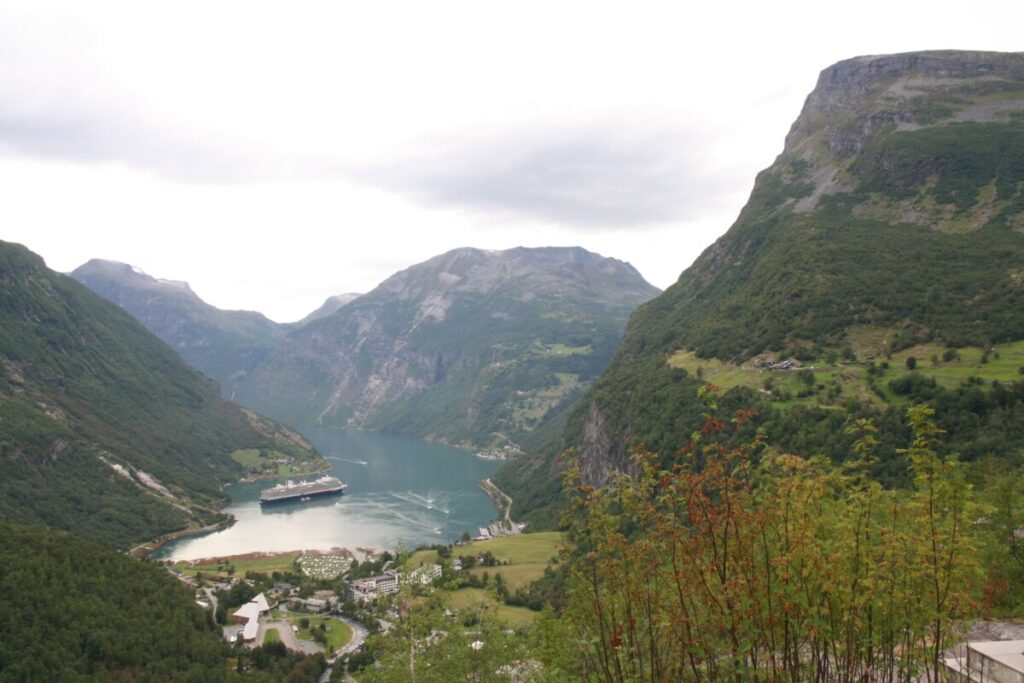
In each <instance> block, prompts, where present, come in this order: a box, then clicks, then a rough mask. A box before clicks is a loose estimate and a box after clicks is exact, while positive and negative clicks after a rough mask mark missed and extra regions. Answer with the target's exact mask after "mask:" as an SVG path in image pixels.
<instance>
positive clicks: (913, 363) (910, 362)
mask: <svg viewBox="0 0 1024 683" xmlns="http://www.w3.org/2000/svg"><path fill="white" fill-rule="evenodd" d="M916 367H917V359H916V358H914V357H913V356H907V370H913V369H914V368H916Z"/></svg>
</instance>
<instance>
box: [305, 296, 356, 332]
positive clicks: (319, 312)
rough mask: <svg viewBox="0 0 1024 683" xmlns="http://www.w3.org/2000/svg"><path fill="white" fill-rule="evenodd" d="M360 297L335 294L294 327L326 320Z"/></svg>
mask: <svg viewBox="0 0 1024 683" xmlns="http://www.w3.org/2000/svg"><path fill="white" fill-rule="evenodd" d="M361 296H362V294H356V293H355V292H347V293H345V294H335V295H334V296H329V297H327V299H326V300H325V301H324V302H323V304H321V305H320V308H318V309H316V310H315V311H313V312H312V313H310V314H309V315H307V316H306V317H305V318H303V319H302V320H300V321H299V322H297V323H295V326H296V327H303V326H305V325H307V324H309V323H311V322H313V321H314V320H319V319H320V318H326V317H327V316H329V315H331V314H332V313H337V312H338V311H339V310H341V308H342V307H343V306H346V305H348V304H350V303H352V302H353V301H355V300H356V299H358V298H359V297H361Z"/></svg>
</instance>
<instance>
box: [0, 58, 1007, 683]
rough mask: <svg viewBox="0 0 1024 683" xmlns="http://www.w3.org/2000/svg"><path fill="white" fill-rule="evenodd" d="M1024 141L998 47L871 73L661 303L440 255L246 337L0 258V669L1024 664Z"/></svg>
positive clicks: (152, 294)
mask: <svg viewBox="0 0 1024 683" xmlns="http://www.w3.org/2000/svg"><path fill="white" fill-rule="evenodd" d="M794 113H795V112H794ZM780 137H781V136H780ZM623 139H630V138H629V136H624V138H623ZM635 142H636V141H634V143H635ZM562 153H565V154H568V152H564V151H563V152H562ZM638 158H640V159H641V161H643V159H644V157H642V156H641V157H638ZM615 159H616V160H617V163H623V164H627V165H628V164H632V163H640V162H636V161H634V160H633V157H632V156H630V155H616V156H615ZM1022 159H1024V53H1007V52H972V51H947V50H938V51H926V52H911V53H898V54H882V55H869V56H862V57H853V58H850V59H846V60H843V61H841V62H838V63H836V64H833V65H831V66H828V67H826V68H825V69H824V70H823V71H822V72H821V73H820V74H819V76H818V79H817V83H816V85H815V86H814V88H813V90H811V91H810V93H809V94H808V95H807V98H806V100H805V101H804V104H803V107H802V109H801V110H800V111H799V113H798V115H797V117H796V119H795V120H794V122H793V124H792V126H791V128H790V129H789V132H788V134H787V135H786V136H785V144H784V146H783V148H782V151H781V153H779V154H778V156H777V157H776V158H775V160H774V161H773V162H772V163H771V164H770V165H768V166H767V167H766V168H765V169H764V170H762V171H761V172H760V173H759V174H757V177H756V179H755V181H754V183H753V189H752V191H751V192H750V195H749V199H748V201H747V203H746V204H745V205H744V207H743V208H742V210H740V211H739V214H738V216H737V217H736V220H735V222H734V223H733V224H732V225H731V227H729V228H728V230H726V231H725V232H724V233H722V234H721V235H720V236H719V237H718V238H717V239H715V240H714V242H713V243H711V244H710V245H709V246H707V247H706V248H705V249H704V251H703V252H702V253H701V254H700V255H699V256H698V257H697V258H696V260H695V261H694V262H693V263H692V265H689V266H688V267H686V268H685V269H683V270H682V272H681V274H680V275H679V277H678V279H677V280H676V281H675V282H674V283H673V284H671V286H669V287H668V288H667V289H665V290H664V291H661V290H659V289H658V288H657V287H655V286H654V285H652V284H650V283H649V282H648V281H647V280H646V279H645V278H644V277H643V276H642V275H641V274H640V272H639V271H638V270H637V269H636V268H635V267H633V265H631V264H630V263H627V262H625V261H622V260H619V259H617V258H613V257H609V256H604V255H601V254H598V253H595V252H593V251H590V250H588V249H585V248H583V247H578V246H557V247H556V246H537V247H511V248H505V249H484V248H476V247H469V246H462V247H456V248H448V247H445V248H444V249H447V250H444V251H443V253H437V254H436V255H433V256H430V257H428V258H425V259H423V260H420V261H418V262H411V260H410V262H411V265H410V264H409V263H402V264H401V265H399V266H394V254H389V258H388V259H383V258H379V257H378V256H377V255H374V254H367V255H366V256H365V258H366V260H367V261H368V262H369V261H372V260H374V259H375V258H377V259H378V260H380V263H386V264H388V267H393V268H394V270H393V271H392V272H390V273H389V274H388V275H387V276H385V277H384V278H383V280H381V281H380V282H379V284H377V285H376V286H373V287H366V288H365V289H361V288H360V289H359V291H360V292H363V293H360V294H355V293H349V294H337V295H331V296H328V297H327V299H326V300H325V301H324V303H323V304H322V305H321V306H319V307H318V308H316V309H315V310H313V311H312V312H310V313H308V314H307V315H305V316H303V317H302V318H299V316H298V315H296V316H294V317H292V318H290V319H291V320H296V319H297V322H290V323H279V322H275V321H274V320H271V319H270V318H268V317H267V316H265V315H263V314H261V313H258V312H255V311H243V310H227V309H220V308H217V307H216V306H213V305H211V304H210V303H208V302H207V301H205V300H204V299H202V298H200V297H199V296H198V295H197V294H196V293H195V292H194V291H193V289H192V286H191V285H189V284H188V283H187V282H184V281H180V280H169V279H162V278H158V277H154V276H151V275H148V274H146V273H145V272H143V271H142V270H141V269H140V268H138V267H136V266H133V265H129V264H128V263H122V262H119V261H110V260H102V259H98V258H90V259H89V260H87V261H85V262H84V263H82V262H81V261H79V263H82V265H80V266H79V267H77V268H76V269H75V270H74V271H73V272H72V273H71V274H70V275H63V274H61V273H58V272H56V271H55V270H53V269H51V268H50V267H48V266H47V264H46V262H45V261H44V260H43V258H42V257H41V256H39V255H37V254H35V253H33V252H32V251H30V250H29V249H28V248H27V247H24V246H21V245H19V244H15V243H13V242H0V589H3V590H2V593H3V595H4V596H5V599H8V602H9V606H10V607H11V609H9V610H7V611H6V612H4V613H3V615H2V616H0V683H6V681H8V680H10V681H18V682H20V681H35V680H68V681H76V682H77V681H83V682H85V681H90V682H91V681H107V680H111V681H122V682H125V683H127V682H134V681H140V682H141V681H152V682H156V681H179V680H180V681H186V680H187V681H207V680H209V681H217V682H219V681H231V682H233V681H256V682H257V683H262V682H263V681H267V682H269V681H291V682H293V683H306V682H307V681H308V682H309V683H312V681H314V680H316V681H319V682H321V683H325V682H327V681H340V680H344V681H346V683H351V681H353V680H354V681H358V683H378V682H383V683H393V682H394V681H413V682H416V683H432V682H434V681H437V682H438V683H441V682H447V681H453V680H460V681H461V680H472V681H481V682H483V681H494V682H495V683H499V682H500V683H570V682H574V681H584V682H587V683H592V682H593V683H597V682H600V683H627V682H628V683H636V682H640V681H643V682H647V681H650V682H651V683H655V682H658V683H660V682H662V681H681V682H692V683H697V682H703V681H747V680H759V681H781V680H787V681H815V682H821V681H844V682H848V683H852V682H854V681H867V680H884V681H901V682H906V683H910V682H911V681H913V682H914V683H917V682H918V681H928V683H940V682H944V683H953V682H954V681H955V682H957V683H960V682H961V681H964V682H967V681H975V680H980V679H982V678H985V676H987V674H985V676H983V672H982V670H981V667H982V665H980V664H978V663H977V658H979V657H982V656H987V655H985V653H991V652H996V651H997V650H998V651H999V652H1000V653H1003V654H1005V653H1012V652H1019V649H1020V648H1024V641H1020V642H1019V643H1018V644H1015V645H1010V644H1007V643H1006V642H1004V641H1007V639H1008V638H1009V637H1010V635H1012V634H1013V633H1017V632H1018V631H1019V629H1018V630H1015V629H1014V628H1012V627H1007V628H1006V629H1005V633H1006V634H1010V635H1006V637H1004V635H1005V634H1003V630H1004V629H1002V627H1001V626H1000V627H999V628H995V627H990V626H987V625H986V622H985V621H984V620H1000V621H999V623H1000V624H1001V623H1003V621H1006V622H1013V621H1017V620H1020V619H1024V535H1022V530H1024V161H1022ZM535 163H540V162H535ZM644 163H646V162H644ZM551 164H552V168H555V169H561V170H562V171H564V170H565V169H564V168H563V167H562V166H560V165H559V164H557V163H554V162H551ZM268 165H270V164H268ZM641 165H643V164H641ZM412 166H415V164H412ZM577 166H579V165H573V164H568V165H567V167H566V168H575V169H576V170H577V171H579V168H578V167H577ZM654 166H656V164H654ZM582 167H586V168H587V169H589V170H588V172H593V168H592V166H591V165H590V164H587V163H584V164H582ZM364 170H365V169H364ZM656 171H657V169H656V168H651V169H648V172H649V175H645V176H644V177H645V179H646V180H645V182H651V183H655V182H656V178H657V177H658V175H657V173H656ZM366 172H367V173H369V171H366ZM411 172H412V171H410V173H411ZM296 173H297V177H298V176H301V173H298V172H296ZM371 175H372V174H371ZM555 175H558V174H557V173H554V172H552V173H550V174H540V176H539V179H538V178H534V177H533V176H531V187H534V188H535V185H536V184H537V183H539V184H544V183H545V182H553V178H554V176H555ZM442 180H443V179H442ZM542 181H543V182H542ZM232 182H242V181H241V180H239V179H235V180H233V181H232ZM396 182H397V181H396ZM460 183H461V184H466V181H465V180H463V181H460ZM229 184H230V183H229ZM599 184H600V186H601V188H602V192H601V194H602V195H604V196H605V197H606V198H608V199H609V201H610V200H611V199H614V197H615V196H617V194H616V192H615V191H613V190H612V189H611V188H612V186H613V185H614V183H610V184H607V185H606V184H605V183H604V182H602V183H599ZM473 188H475V190H474V191H477V192H479V193H480V194H481V196H490V194H489V192H487V191H484V189H482V188H481V187H477V186H476V185H473ZM264 189H266V188H264ZM535 189H536V188H535ZM515 190H516V188H514V187H506V185H505V184H504V183H502V191H501V192H500V193H499V194H500V195H501V197H502V202H504V201H505V193H506V191H507V192H508V193H511V194H509V196H516V195H515ZM268 191H269V190H268ZM570 194H572V193H570ZM573 196H575V195H573ZM346 198H347V196H346ZM520 198H521V197H520ZM690 200H691V201H692V200H693V198H692V197H691V198H690ZM435 201H436V200H435ZM540 203H543V202H539V201H538V204H540ZM289 207H291V204H289ZM406 208H408V207H406ZM499 213H500V212H499ZM288 215H289V217H290V216H291V215H292V213H290V212H289V214H288ZM295 215H296V216H301V217H305V218H306V219H309V218H310V217H311V216H312V213H303V210H299V209H298V208H295ZM467 215H470V214H467ZM471 215H476V214H471ZM493 215H498V214H497V213H496V214H493ZM601 215H602V216H604V212H602V213H601ZM605 217H606V218H607V216H605ZM462 218H465V216H463V217H462ZM545 220H547V219H545ZM540 225H542V227H543V226H547V223H540ZM723 227H724V226H723ZM662 229H664V226H661V227H658V228H657V229H654V228H650V230H649V231H646V232H645V229H644V228H643V227H642V226H640V227H638V226H632V225H630V226H623V225H618V224H614V225H612V224H609V225H606V226H603V227H602V228H600V230H598V229H597V228H594V234H598V233H600V234H605V233H608V234H610V233H627V232H629V231H630V230H635V231H636V232H635V233H630V235H632V236H633V239H636V240H642V239H645V236H650V235H652V234H655V233H656V232H658V231H660V230H662ZM360 230H365V229H363V228H360ZM366 232H369V230H366ZM680 234H681V233H680ZM579 235H580V238H581V241H582V240H584V238H585V237H586V236H587V235H588V233H587V231H585V230H581V231H580V232H579ZM636 235H639V237H637V236H636ZM265 238H266V236H265V235H255V236H253V237H252V239H251V240H249V241H247V243H246V244H245V245H236V246H237V247H238V249H239V250H240V251H239V253H242V251H241V250H243V247H244V249H249V248H251V247H253V246H254V245H256V244H257V243H259V242H260V240H261V239H265ZM274 243H275V242H274V241H273V240H266V244H262V245H261V248H262V249H268V250H269V249H272V248H273V247H272V246H268V245H272V244H274ZM325 243H326V238H325ZM438 243H441V241H438ZM357 244H359V242H358V241H356V240H351V242H346V246H351V247H352V249H355V245H357ZM430 244H434V242H433V241H431V242H430ZM325 248H326V247H323V246H322V245H320V244H316V245H312V246H311V247H310V249H317V250H319V249H325ZM437 251H438V252H442V249H440V248H439V249H438V250H437ZM122 253H127V250H126V251H125V252H122ZM233 253H234V252H233ZM396 253H398V252H397V250H396ZM403 253H404V252H403ZM313 256H315V255H313V254H310V255H309V262H310V263H314V262H318V263H322V261H317V260H316V259H314V258H313ZM345 256H347V254H346V255H345ZM197 258H198V256H197ZM420 258H422V254H421V255H420ZM281 265H282V267H284V264H283V263H282V264H281ZM302 265H305V263H303V264H302ZM372 265H373V268H379V267H380V264H379V263H374V264H372ZM680 265H683V264H680ZM276 266H277V264H275V266H274V267H276ZM367 272H376V271H374V270H372V268H371V267H370V266H369V265H368V266H367ZM161 275H171V276H173V275H175V274H174V273H161ZM337 275H338V286H337V289H336V290H334V291H345V290H347V289H350V287H348V286H342V283H350V282H353V281H354V280H353V279H343V277H342V276H347V275H348V273H342V272H338V273H337ZM304 286H305V285H304V283H302V282H297V283H294V287H295V291H292V292H289V293H287V294H288V295H289V296H295V297H298V296H300V295H301V296H303V297H305V296H306V295H307V294H308V292H304V291H300V290H302V289H303V288H304ZM356 288H357V287H355V286H353V287H351V289H356ZM309 291H313V290H312V289H310V290H309ZM323 296H324V292H323V291H321V290H320V289H317V290H316V299H311V300H312V301H321V300H323ZM211 300H212V299H211ZM311 307H312V306H310V308H311ZM307 310H308V309H307ZM321 475H329V476H330V477H333V478H336V479H337V480H339V481H338V482H335V481H331V480H325V482H319V483H317V486H319V487H320V488H314V486H312V485H311V486H293V485H292V483H289V484H288V485H287V486H285V487H281V488H279V489H277V490H276V491H274V492H273V493H272V494H267V495H264V493H265V491H264V490H265V489H268V488H270V487H273V486H275V485H276V484H280V483H284V482H297V481H304V480H309V479H313V478H316V477H320V476H321ZM339 482H340V483H339ZM343 489H344V491H343ZM328 494H329V495H328ZM978 634H983V635H984V634H989V635H984V637H985V638H986V639H988V638H989V637H990V636H991V640H992V641H993V642H995V643H997V645H993V643H992V642H970V640H969V639H972V638H975V639H977V638H981V637H982V636H981V635H978ZM992 634H995V635H992ZM1014 648H1018V649H1017V650H1014ZM993 661H994V660H993ZM1001 665H1005V668H1006V670H1007V671H1009V670H1011V669H1012V668H1013V667H1014V666H1016V664H1014V663H1013V662H1008V663H1007V662H1002V664H1001ZM985 666H989V664H985ZM993 666H994V665H993ZM1020 668H1021V671H1020V672H1019V673H1020V674H1021V675H1022V676H1024V667H1020ZM985 680H987V678H985Z"/></svg>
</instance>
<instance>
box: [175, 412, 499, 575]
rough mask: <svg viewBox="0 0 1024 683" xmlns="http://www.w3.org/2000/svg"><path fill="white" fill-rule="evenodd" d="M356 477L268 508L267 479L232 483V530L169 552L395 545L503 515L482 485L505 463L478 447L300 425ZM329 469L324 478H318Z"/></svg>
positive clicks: (342, 471) (472, 527)
mask: <svg viewBox="0 0 1024 683" xmlns="http://www.w3.org/2000/svg"><path fill="white" fill-rule="evenodd" d="M300 431H302V433H303V434H304V435H305V436H306V438H308V439H309V440H310V441H312V442H313V444H314V445H315V446H316V447H317V448H318V449H319V450H320V452H321V453H322V454H323V455H324V457H325V458H327V461H328V462H329V463H330V465H331V472H330V474H332V475H334V476H336V477H338V478H339V479H341V480H342V481H343V482H344V483H346V484H348V489H347V490H346V492H345V495H343V496H329V497H325V498H319V499H316V498H314V499H313V500H310V501H307V502H304V503H300V502H296V503H282V504H279V505H275V506H268V507H266V508H261V507H260V504H259V497H260V491H261V490H262V489H264V488H267V487H269V486H272V485H273V484H274V483H276V482H275V481H273V480H270V481H258V482H252V483H246V484H235V485H232V486H229V487H228V489H227V493H228V495H230V496H231V504H230V505H229V506H228V507H227V508H226V509H225V511H226V512H230V513H231V514H233V515H234V516H235V518H236V519H237V522H236V523H235V525H234V526H232V527H231V528H230V529H225V530H224V531H218V532H215V533H211V534H207V535H205V536H199V537H194V538H185V539H181V540H179V541H176V542H174V543H171V544H168V545H167V546H165V547H164V548H161V550H160V551H159V552H158V553H157V557H160V558H164V559H197V558H202V557H217V556H224V555H236V554H242V553H248V552H256V551H281V550H303V549H305V550H312V549H321V550H326V549H328V548H332V547H345V548H352V549H354V548H366V547H374V548H393V547H394V546H395V544H396V542H398V541H399V540H401V541H402V542H403V543H405V545H406V546H407V547H415V546H418V545H420V544H430V543H438V542H441V541H450V540H452V539H455V538H457V537H458V536H459V535H461V534H462V532H463V531H469V532H470V533H472V534H473V535H476V529H477V527H479V526H483V525H486V524H487V523H488V522H490V521H492V520H493V519H494V518H495V517H496V516H497V512H496V510H495V507H494V504H493V503H492V502H491V500H490V498H488V497H487V495H486V494H485V493H484V492H483V491H481V490H480V488H479V486H478V484H479V482H480V480H482V479H485V478H487V477H489V476H491V474H492V473H493V472H494V471H495V470H496V469H497V468H498V467H499V466H500V463H497V462H493V461H488V460H482V459H480V458H477V457H476V456H474V455H473V454H472V453H470V452H468V451H464V450H460V449H456V448H450V447H447V446H442V445H439V444H435V443H430V442H428V441H421V440H419V439H411V438H407V437H403V436H396V435H393V434H380V433H376V432H361V431H349V430H345V429H334V428H326V427H310V428H306V429H302V430H300ZM316 476H322V475H316Z"/></svg>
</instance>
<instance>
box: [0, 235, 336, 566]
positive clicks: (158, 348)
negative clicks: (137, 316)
mask: <svg viewBox="0 0 1024 683" xmlns="http://www.w3.org/2000/svg"><path fill="white" fill-rule="evenodd" d="M0 413H2V415H3V418H4V419H3V420H2V422H0V474H2V476H0V514H2V515H3V516H4V517H7V518H9V519H14V520H20V521H24V522H33V523H40V524H46V525H49V526H53V527H58V528H64V529H69V530H72V531H75V532H76V533H78V534H80V535H82V536H85V537H89V538H93V539H96V540H102V541H105V542H108V543H112V544H115V545H118V546H122V547H124V546H128V545H130V544H132V543H136V542H139V541H142V540H145V539H147V538H151V537H153V536H156V535H158V534H161V533H164V532H167V531H172V530H174V529H179V528H182V527H184V526H186V525H202V524H207V523H210V522H212V521H216V520H217V519H219V517H220V516H219V515H218V514H217V513H216V512H214V510H213V508H215V507H216V506H217V505H218V504H219V503H221V502H222V501H223V500H224V497H223V494H222V493H221V490H220V487H221V485H222V484H223V483H225V482H228V481H231V480H233V479H235V478H237V477H238V476H239V475H240V473H241V467H240V465H239V464H238V463H236V462H235V461H234V460H232V459H231V457H230V454H231V452H232V451H234V450H236V449H238V448H246V447H252V448H269V449H274V450H279V451H282V452H285V453H288V454H290V455H292V456H293V457H295V458H298V459H301V460H310V459H314V458H318V457H319V456H317V455H316V454H315V452H314V451H313V450H312V447H311V446H309V445H308V444H307V443H305V442H304V441H303V440H302V439H301V438H300V437H298V436H297V435H294V434H293V433H291V434H290V436H291V437H293V438H284V434H285V433H284V432H282V431H281V430H282V429H283V428H281V427H280V426H279V425H274V424H273V423H271V422H269V421H267V420H265V419H264V418H260V417H258V416H255V415H249V414H246V413H243V412H242V411H241V410H240V409H239V408H238V407H237V406H234V405H233V404H231V403H228V402H227V401H224V400H223V399H221V398H220V397H219V395H218V391H217V387H216V385H215V384H214V383H213V382H212V381H210V380H209V379H207V378H205V377H203V376H202V375H201V374H199V373H198V372H197V371H195V370H193V369H191V368H189V367H188V366H186V365H185V364H184V363H183V362H182V361H181V359H180V358H179V357H178V356H177V354H175V353H174V351H172V350H171V349H170V348H168V347H167V346H166V345H165V344H164V343H163V342H161V341H160V340H159V339H157V338H156V337H154V336H153V335H152V334H150V333H149V332H148V331H146V330H145V328H143V327H142V326H141V325H140V324H139V323H138V322H136V321H135V320H134V319H133V318H132V317H131V316H129V315H128V314H127V313H125V312H124V311H122V310H121V309H119V308H117V307H116V306H114V305H113V304H111V303H109V302H107V301H105V300H103V299H101V298H100V297H98V296H96V295H95V294H93V293H92V292H90V291H89V290H88V289H86V288H85V287H83V286H82V285H80V284H78V283H77V282H75V281H74V280H72V279H70V278H68V277H65V276H63V275H60V274H57V273H54V272H53V271H51V270H49V269H48V268H46V266H45V264H44V263H43V261H42V259H40V258H39V257H38V256H36V255H35V254H32V253H31V252H29V251H28V250H27V249H25V248H24V247H21V246H19V245H13V244H8V243H0Z"/></svg>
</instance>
